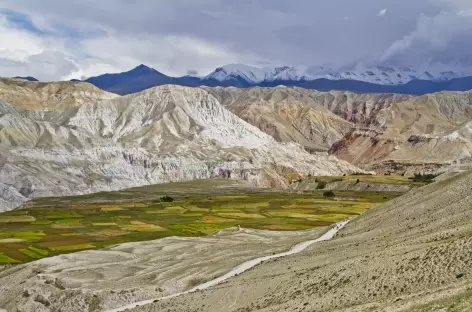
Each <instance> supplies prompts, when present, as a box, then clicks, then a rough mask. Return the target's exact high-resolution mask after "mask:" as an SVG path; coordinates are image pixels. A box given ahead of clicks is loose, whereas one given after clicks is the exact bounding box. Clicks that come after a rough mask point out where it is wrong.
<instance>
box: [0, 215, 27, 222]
mask: <svg viewBox="0 0 472 312" xmlns="http://www.w3.org/2000/svg"><path fill="white" fill-rule="evenodd" d="M34 221H36V218H35V217H33V216H25V215H20V216H9V215H0V223H22V222H34Z"/></svg>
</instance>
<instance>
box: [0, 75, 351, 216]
mask: <svg viewBox="0 0 472 312" xmlns="http://www.w3.org/2000/svg"><path fill="white" fill-rule="evenodd" d="M79 85H80V84H79ZM104 96H105V98H106V99H105V100H103V101H99V100H98V99H97V100H96V101H90V102H87V103H85V104H82V103H79V104H77V105H75V106H74V105H69V106H68V107H67V108H59V109H57V108H56V109H55V110H52V111H48V113H47V114H44V111H45V110H47V109H48V107H46V108H45V109H43V110H38V109H37V108H34V109H32V110H27V109H25V108H24V107H21V109H19V108H18V106H19V105H15V106H16V108H15V107H14V106H13V105H10V104H8V103H6V102H2V101H0V149H1V151H2V153H1V155H2V157H1V159H0V166H1V167H0V200H1V201H0V210H7V209H11V208H13V207H15V206H17V205H18V204H20V203H21V202H23V201H25V200H27V199H30V198H33V197H36V196H52V195H61V196H63V195H73V194H85V193H92V192H98V191H109V190H118V189H122V188H127V187H134V186H141V185H147V184H155V183H162V182H169V181H182V180H190V179H206V178H212V177H224V178H232V179H244V180H248V181H251V182H252V183H253V184H254V185H256V186H286V184H287V183H288V182H289V180H290V179H291V178H293V177H294V176H298V175H300V174H308V173H311V174H318V175H338V174H342V173H344V172H349V171H356V170H357V168H356V167H354V166H352V165H350V164H348V163H347V162H344V161H340V160H338V159H337V158H335V157H334V156H327V155H324V154H319V155H312V154H309V153H307V152H306V151H305V150H304V149H303V148H302V147H301V146H300V145H298V144H294V143H283V144H282V143H278V142H276V141H275V140H274V139H273V138H272V137H271V136H269V135H267V134H265V133H263V132H262V131H260V130H259V129H258V128H256V127H254V126H251V125H249V124H248V123H246V122H244V121H243V120H241V119H240V118H238V117H237V116H236V115H234V114H232V113H231V112H229V111H228V110H227V109H226V108H224V107H223V106H222V105H221V104H220V103H219V102H218V100H217V99H216V98H215V97H213V96H212V95H210V94H209V93H208V92H207V91H205V90H203V89H198V88H186V87H178V86H162V87H156V88H152V89H149V90H146V91H143V92H141V93H138V94H132V95H129V96H125V97H114V98H111V99H110V96H109V94H105V95H104ZM15 100H17V99H15ZM17 101H18V100H17Z"/></svg>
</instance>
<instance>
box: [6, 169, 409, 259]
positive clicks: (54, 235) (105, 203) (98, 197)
mask: <svg viewBox="0 0 472 312" xmlns="http://www.w3.org/2000/svg"><path fill="white" fill-rule="evenodd" d="M352 178H357V176H353V177H352ZM363 178H365V179H370V180H375V179H376V178H375V176H374V177H373V176H365V177H363ZM331 179H333V178H331ZM379 180H381V181H384V180H388V182H392V181H394V180H396V181H397V183H404V182H406V180H407V178H404V177H401V178H399V177H383V176H381V177H379ZM228 184H230V185H232V186H231V187H228ZM334 193H335V198H332V199H328V198H325V197H324V196H323V191H322V190H318V191H309V192H289V191H283V190H264V189H254V188H247V187H246V186H245V187H244V188H242V187H241V186H240V184H239V183H237V182H234V181H227V180H203V181H191V182H183V183H169V184H162V185H153V186H145V187H142V188H133V189H129V190H125V191H118V192H103V193H98V194H89V195H84V196H71V197H57V198H54V197H51V198H38V199H35V200H33V201H31V202H29V203H27V205H26V206H25V208H23V209H21V210H15V211H10V212H5V213H1V214H0V264H6V263H8V264H11V263H21V262H28V261H33V260H36V259H39V258H43V257H48V256H54V255H58V254H61V253H68V252H74V251H78V250H87V249H96V248H104V247H107V246H110V245H115V244H119V243H125V242H133V241H144V240H152V239H158V238H163V237H168V236H204V235H209V234H213V233H215V232H217V231H219V230H222V229H225V228H230V227H237V226H241V227H243V228H253V229H263V230H275V231H294V230H306V229H311V228H313V227H318V226H327V225H331V224H333V223H335V222H338V221H341V220H344V219H346V218H351V217H353V216H357V215H359V214H361V213H363V212H364V211H366V210H368V209H370V208H371V207H373V206H376V205H379V204H381V203H383V202H385V201H387V200H389V199H392V198H395V197H396V196H399V195H401V193H392V192H388V193H387V192H369V191H334ZM165 196H168V197H170V198H171V201H170V200H169V198H167V199H168V201H166V200H163V199H162V198H165Z"/></svg>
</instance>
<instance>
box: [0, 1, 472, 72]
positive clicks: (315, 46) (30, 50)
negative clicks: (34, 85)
mask: <svg viewBox="0 0 472 312" xmlns="http://www.w3.org/2000/svg"><path fill="white" fill-rule="evenodd" d="M141 63H143V64H146V65H148V66H151V67H154V68H156V69H157V70H159V71H161V72H163V73H165V74H168V75H174V76H178V75H185V74H187V73H188V72H191V73H195V72H197V73H199V74H201V75H203V74H208V73H209V72H211V71H212V70H213V69H214V68H216V67H218V66H221V65H225V64H230V63H245V64H249V65H258V66H264V65H267V66H272V65H306V66H321V65H323V66H329V67H330V68H333V69H338V68H344V67H349V66H352V65H353V64H361V65H363V66H372V65H375V64H388V65H394V66H415V67H430V66H441V67H444V68H451V69H454V70H457V69H461V68H472V1H471V0H290V1H287V0H252V1H250V0H100V1H97V0H67V1H64V0H40V1H38V0H0V76H17V75H21V76H24V75H30V76H35V77H37V78H39V79H41V80H56V79H70V78H81V77H89V76H93V75H97V74H101V73H104V72H120V71H126V70H129V69H131V68H133V67H135V66H137V65H139V64H141Z"/></svg>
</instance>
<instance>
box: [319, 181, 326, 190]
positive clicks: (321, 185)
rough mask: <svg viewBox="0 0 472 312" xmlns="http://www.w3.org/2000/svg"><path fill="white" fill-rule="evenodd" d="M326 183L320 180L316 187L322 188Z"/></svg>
mask: <svg viewBox="0 0 472 312" xmlns="http://www.w3.org/2000/svg"><path fill="white" fill-rule="evenodd" d="M326 184H328V183H326V181H320V182H318V185H317V186H316V189H317V190H323V189H324V188H325V187H326Z"/></svg>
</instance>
